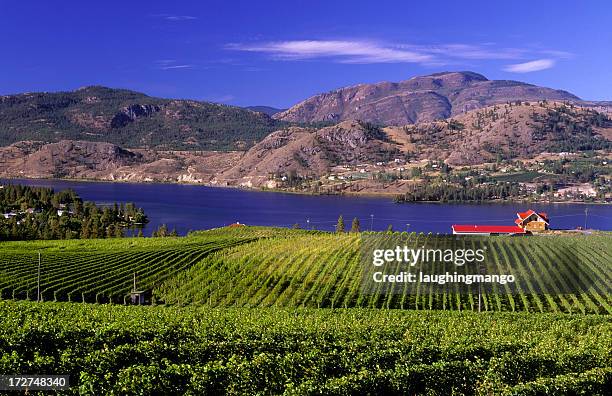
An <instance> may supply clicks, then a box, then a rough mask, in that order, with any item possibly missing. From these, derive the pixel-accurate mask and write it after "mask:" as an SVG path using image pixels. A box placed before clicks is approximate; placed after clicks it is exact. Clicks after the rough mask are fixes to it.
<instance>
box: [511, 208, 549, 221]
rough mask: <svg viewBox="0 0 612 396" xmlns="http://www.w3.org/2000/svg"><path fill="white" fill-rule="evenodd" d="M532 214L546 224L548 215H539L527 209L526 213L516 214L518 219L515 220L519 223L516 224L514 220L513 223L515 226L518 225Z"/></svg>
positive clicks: (542, 213) (541, 213)
mask: <svg viewBox="0 0 612 396" xmlns="http://www.w3.org/2000/svg"><path fill="white" fill-rule="evenodd" d="M533 214H535V215H537V216H539V217H540V218H541V219H542V220H544V221H545V222H547V223H548V215H547V214H546V213H544V212H540V213H538V212H536V211H535V210H531V209H529V210H528V211H526V212H518V213H517V214H516V215H517V217H518V219H517V220H519V221H518V222H517V221H516V220H515V221H514V222H515V223H516V224H518V223H519V222H521V221H523V220H525V219H526V218H528V217H529V216H531V215H533Z"/></svg>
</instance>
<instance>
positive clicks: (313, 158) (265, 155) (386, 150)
mask: <svg viewBox="0 0 612 396" xmlns="http://www.w3.org/2000/svg"><path fill="white" fill-rule="evenodd" d="M396 152H398V149H397V145H396V144H393V143H390V142H388V141H387V136H386V135H385V134H384V133H383V132H382V131H381V130H379V129H378V128H374V127H371V126H369V125H366V124H362V123H359V122H357V121H344V122H341V123H339V124H338V125H334V126H330V127H325V128H321V129H319V130H314V129H308V128H297V127H292V128H288V129H284V130H280V131H277V132H274V133H272V134H270V135H269V136H267V137H266V138H265V139H264V140H262V141H261V142H260V143H258V144H256V145H255V146H254V147H253V148H251V149H250V150H249V151H247V152H246V153H245V154H244V156H243V157H242V158H241V159H240V160H239V161H238V163H237V164H236V165H234V166H233V167H232V168H230V169H229V170H227V171H225V172H223V173H222V174H220V175H218V176H217V177H216V179H217V180H218V181H220V182H226V183H229V184H241V183H244V182H246V183H250V184H251V185H263V184H264V183H265V181H266V180H267V178H268V176H270V175H273V174H281V175H286V174H294V175H296V176H300V177H308V176H314V177H318V176H320V175H322V174H325V173H326V172H329V169H330V168H331V167H333V166H336V165H340V164H343V165H357V164H359V163H366V162H377V161H382V160H388V159H389V158H390V157H391V156H392V155H393V154H394V153H396Z"/></svg>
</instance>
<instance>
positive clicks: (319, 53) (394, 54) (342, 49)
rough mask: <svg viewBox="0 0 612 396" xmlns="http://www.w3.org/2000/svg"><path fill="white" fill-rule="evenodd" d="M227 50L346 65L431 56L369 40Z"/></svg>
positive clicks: (235, 46) (419, 59)
mask: <svg viewBox="0 0 612 396" xmlns="http://www.w3.org/2000/svg"><path fill="white" fill-rule="evenodd" d="M227 48H228V49H233V50H240V51H250V52H263V53H269V54H271V55H272V56H273V57H274V58H275V59H280V60H302V59H315V58H334V59H336V60H337V61H339V62H343V63H420V62H427V61H430V60H432V56H431V55H429V54H424V53H419V52H416V51H412V50H404V49H400V48H397V47H393V46H384V45H380V44H376V43H373V42H367V41H337V40H297V41H276V42H267V43H260V44H250V45H249V44H229V45H228V46H227Z"/></svg>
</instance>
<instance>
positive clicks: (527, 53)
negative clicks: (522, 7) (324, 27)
mask: <svg viewBox="0 0 612 396" xmlns="http://www.w3.org/2000/svg"><path fill="white" fill-rule="evenodd" d="M225 48H226V49H229V50H236V51H248V52H257V53H263V54H267V55H269V56H270V57H271V58H272V59H275V60H284V61H296V60H307V59H329V60H331V61H333V62H338V63H419V64H423V65H428V66H436V67H440V66H444V65H453V64H457V63H465V62H466V61H502V60H506V61H508V60H515V61H520V60H527V59H529V58H539V57H545V59H538V60H534V61H530V62H525V63H517V64H512V65H508V66H506V67H505V68H504V70H506V71H511V72H515V73H528V72H531V71H537V70H544V69H548V68H550V67H553V66H554V64H555V62H556V60H558V59H569V58H571V57H572V54H571V53H568V52H565V51H558V50H544V49H534V48H511V47H501V46H497V45H496V44H495V43H480V44H464V43H450V44H432V45H415V44H406V43H395V44H393V43H383V42H374V41H368V40H286V41H268V42H259V43H234V44H228V45H226V46H225Z"/></svg>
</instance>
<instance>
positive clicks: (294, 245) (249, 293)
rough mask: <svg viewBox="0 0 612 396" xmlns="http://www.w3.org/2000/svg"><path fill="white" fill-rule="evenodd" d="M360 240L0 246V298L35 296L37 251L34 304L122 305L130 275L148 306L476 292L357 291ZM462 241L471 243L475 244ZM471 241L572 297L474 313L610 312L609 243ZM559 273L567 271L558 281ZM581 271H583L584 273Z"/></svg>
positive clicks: (497, 298) (250, 237) (452, 304)
mask: <svg viewBox="0 0 612 396" xmlns="http://www.w3.org/2000/svg"><path fill="white" fill-rule="evenodd" d="M376 235H387V234H376ZM395 235H397V234H395ZM393 237H394V236H391V235H390V236H389V238H393ZM361 238H362V236H360V235H358V234H333V233H322V232H310V231H302V230H287V229H272V228H258V227H242V228H238V229H220V230H212V231H204V232H198V233H194V234H192V235H191V236H189V237H182V238H125V239H114V240H113V239H110V240H108V239H105V240H70V241H35V242H5V243H2V244H0V246H1V250H0V293H1V294H0V295H1V297H2V298H3V299H29V300H36V299H37V295H38V294H37V293H38V289H37V286H38V285H37V263H38V252H41V257H42V260H41V263H42V264H41V277H40V279H41V287H40V290H41V297H42V300H44V301H73V302H102V303H106V302H114V303H124V302H125V301H126V298H127V296H128V294H129V292H130V290H131V289H132V285H133V275H134V273H136V276H137V284H138V286H137V287H138V288H139V289H145V290H150V291H152V295H153V301H154V302H155V303H157V304H170V305H188V304H197V305H208V306H212V307H286V308H292V307H314V308H324V307H329V308H351V307H361V308H399V309H417V310H430V309H441V310H451V311H461V310H475V309H477V305H478V301H477V300H478V296H477V294H475V293H465V292H458V291H457V290H455V289H453V288H452V287H450V286H449V287H448V288H447V289H446V290H445V291H444V292H440V291H439V289H434V288H433V287H424V286H419V287H414V288H413V289H406V290H404V291H402V292H401V293H388V294H382V293H372V294H364V293H363V292H362V290H361V288H360V286H361V284H362V274H363V273H362V271H363V268H362V267H363V265H362V264H361V263H360V261H359V247H360V243H362V239H361ZM407 238H408V240H409V241H413V242H414V243H415V244H417V245H420V244H421V243H422V242H424V241H427V240H431V238H434V236H428V235H423V234H410V235H408V236H407ZM462 241H465V242H463V243H465V244H470V243H472V241H474V239H473V238H470V237H468V238H465V239H462ZM482 241H484V242H483V243H484V244H485V245H486V247H487V248H488V249H489V252H491V254H492V260H493V261H494V262H495V263H496V265H502V263H504V262H507V261H508V260H515V261H521V262H527V263H534V265H533V268H531V267H529V268H528V269H527V270H529V271H538V270H541V269H543V270H545V271H547V272H548V273H549V274H550V276H551V277H552V279H553V281H554V282H556V283H558V284H560V285H564V286H566V289H572V286H576V288H575V289H576V290H577V291H576V292H574V293H568V292H563V293H561V292H559V293H537V292H536V291H537V290H538V285H537V284H535V283H534V284H533V285H531V284H530V285H527V286H526V287H525V290H521V291H520V293H516V292H513V293H503V292H495V293H483V295H482V299H481V310H485V311H528V312H568V313H612V296H611V295H610V293H609V285H610V283H611V282H612V281H611V279H610V276H611V274H612V272H611V269H612V249H610V247H611V246H612V235H610V234H602V235H596V236H595V235H593V236H546V237H525V238H511V237H494V238H486V239H483V240H482ZM561 265H563V266H564V268H569V272H563V273H561V272H559V270H558V268H559V267H560V266H561ZM582 269H589V270H590V273H589V274H588V275H584V273H583V272H581V270H582ZM534 273H535V272H534ZM529 276H531V274H529V273H527V274H525V277H526V278H529ZM533 277H534V278H535V276H533ZM534 282H535V281H534ZM587 283H588V285H590V287H586V286H588V285H587ZM578 290H581V291H578Z"/></svg>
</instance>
